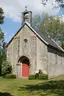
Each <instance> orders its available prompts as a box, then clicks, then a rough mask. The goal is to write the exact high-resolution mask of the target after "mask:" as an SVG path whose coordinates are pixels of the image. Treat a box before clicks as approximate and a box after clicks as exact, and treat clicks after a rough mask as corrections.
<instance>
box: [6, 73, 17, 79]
mask: <svg viewBox="0 0 64 96" xmlns="http://www.w3.org/2000/svg"><path fill="white" fill-rule="evenodd" d="M5 78H8V79H15V78H16V75H14V74H6V75H5Z"/></svg>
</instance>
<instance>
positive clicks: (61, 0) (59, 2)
mask: <svg viewBox="0 0 64 96" xmlns="http://www.w3.org/2000/svg"><path fill="white" fill-rule="evenodd" d="M48 1H49V0H42V4H43V6H45V5H47V3H48ZM54 2H56V5H55V3H54ZM52 5H53V6H55V8H57V7H62V8H63V7H64V0H53V1H52Z"/></svg>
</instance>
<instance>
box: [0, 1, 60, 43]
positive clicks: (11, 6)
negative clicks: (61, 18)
mask: <svg viewBox="0 0 64 96" xmlns="http://www.w3.org/2000/svg"><path fill="white" fill-rule="evenodd" d="M52 1H53V4H56V3H55V2H54V1H55V0H49V2H48V3H47V5H46V7H44V6H43V5H42V1H41V0H0V7H2V8H3V10H4V15H5V20H4V24H3V25H2V26H1V28H2V30H3V31H4V33H5V39H6V41H9V40H10V39H11V37H12V36H13V34H15V33H16V32H17V30H18V29H19V28H20V26H21V23H20V22H21V12H23V11H24V10H25V6H27V7H28V10H29V11H32V13H33V16H34V15H35V14H42V13H43V12H47V13H48V14H49V15H57V14H58V13H59V10H60V8H57V9H54V10H53V6H52Z"/></svg>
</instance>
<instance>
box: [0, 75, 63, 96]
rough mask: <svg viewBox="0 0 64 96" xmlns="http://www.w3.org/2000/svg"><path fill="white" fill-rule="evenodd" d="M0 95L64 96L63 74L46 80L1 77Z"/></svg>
mask: <svg viewBox="0 0 64 96" xmlns="http://www.w3.org/2000/svg"><path fill="white" fill-rule="evenodd" d="M0 96H64V76H63V77H58V78H55V79H53V80H48V81H47V80H46V81H43V80H27V79H4V78H2V77H1V78H0Z"/></svg>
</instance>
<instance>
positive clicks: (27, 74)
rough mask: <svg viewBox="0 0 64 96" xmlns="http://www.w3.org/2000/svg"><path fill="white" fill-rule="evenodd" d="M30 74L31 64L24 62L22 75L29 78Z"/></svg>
mask: <svg viewBox="0 0 64 96" xmlns="http://www.w3.org/2000/svg"><path fill="white" fill-rule="evenodd" d="M28 76H29V65H27V64H22V77H23V78H27V77H28Z"/></svg>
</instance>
